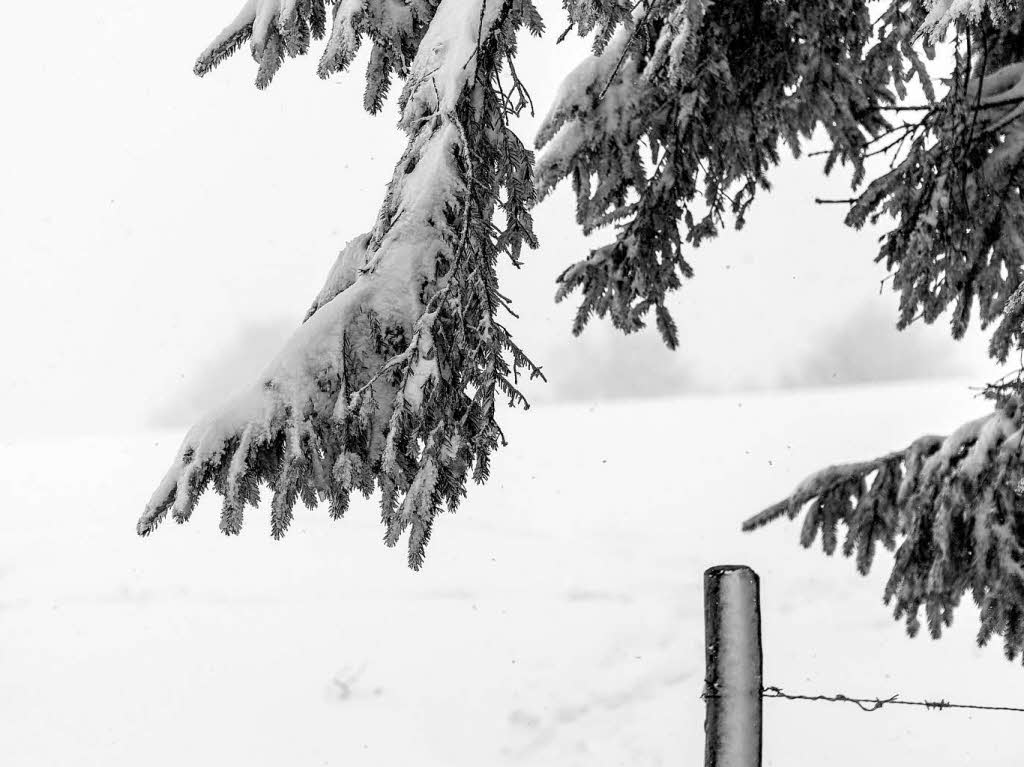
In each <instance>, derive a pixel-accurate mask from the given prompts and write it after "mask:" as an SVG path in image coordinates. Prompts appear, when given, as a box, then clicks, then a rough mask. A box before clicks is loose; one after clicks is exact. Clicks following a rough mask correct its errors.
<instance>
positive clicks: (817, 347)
mask: <svg viewBox="0 0 1024 767" xmlns="http://www.w3.org/2000/svg"><path fill="white" fill-rule="evenodd" d="M237 4H238V3H237V2H235V0H217V1H216V2H209V1H207V2H200V0H182V1H181V2H178V3H175V4H173V5H166V4H140V3H137V2H128V0H109V1H108V2H105V3H103V4H102V5H95V4H93V5H90V4H81V3H76V4H66V5H63V6H62V7H60V8H59V9H58V8H57V7H55V6H54V5H52V4H42V5H40V4H33V5H29V4H15V5H14V6H12V7H10V8H8V9H6V13H5V16H6V19H7V26H8V28H9V29H18V30H29V31H31V32H33V33H31V34H29V33H26V34H19V35H17V36H13V38H12V39H11V40H9V41H8V45H9V46H13V49H14V50H13V51H12V54H13V55H11V56H9V61H16V62H18V65H17V66H7V67H4V68H2V71H0V87H2V92H3V94H4V101H5V107H4V120H3V122H2V123H0V135H2V140H0V153H2V155H0V179H2V181H0V258H2V260H3V280H2V282H0V323H2V325H0V326H2V327H3V328H4V331H3V344H4V354H3V359H4V360H5V364H4V375H3V376H2V377H0V424H2V427H0V439H4V438H13V437H17V438H24V437H29V436H31V435H32V434H45V433H53V432H121V431H126V430H132V429H137V428H142V427H148V426H157V425H158V426H174V427H177V426H186V425H187V424H188V423H189V422H190V421H191V420H192V419H193V418H194V417H196V415H197V414H198V413H200V412H201V411H203V410H205V409H207V408H210V407H213V406H215V405H217V404H218V402H219V401H220V400H221V399H223V398H224V397H225V396H227V395H228V394H229V393H230V391H231V390H233V389H234V388H235V387H238V386H241V385H245V384H246V383H248V381H249V380H250V379H251V378H252V377H253V376H255V375H257V374H258V373H259V371H260V370H261V368H262V367H263V366H264V365H265V364H266V363H267V362H268V361H269V360H270V358H271V357H272V356H273V355H274V353H275V351H276V350H277V348H278V347H279V346H280V344H281V343H282V342H283V341H284V339H285V338H287V336H288V334H289V333H290V331H291V330H292V329H293V328H294V327H295V326H296V325H297V324H298V323H299V322H300V320H301V318H302V316H303V314H304V312H305V310H306V308H307V307H308V305H309V303H310V301H311V300H312V298H313V296H314V295H315V294H316V293H317V291H318V290H319V288H320V285H321V281H322V280H323V279H324V277H325V276H326V274H327V271H328V269H329V268H330V266H331V264H332V263H333V261H334V257H335V255H336V253H337V251H338V250H339V249H340V248H341V247H342V246H343V245H344V243H345V242H346V241H348V240H349V239H350V238H352V237H354V236H356V235H358V234H360V233H361V232H363V231H366V230H367V229H369V228H370V226H371V225H372V223H373V221H374V218H375V215H376V212H377V208H378V206H379V204H380V202H381V200H382V198H383V194H384V188H385V184H386V182H387V181H388V179H389V178H390V176H391V171H392V166H393V163H394V162H395V161H396V160H397V158H398V157H399V155H400V153H401V150H402V148H403V146H404V140H403V137H402V136H401V135H400V134H399V132H398V131H397V129H396V128H395V122H396V118H397V114H396V111H395V107H394V99H392V101H391V103H390V104H389V106H388V107H387V108H385V110H384V111H383V113H382V114H380V115H378V116H376V117H371V116H369V115H367V114H366V113H364V112H363V111H362V109H361V108H360V104H361V95H362V90H363V70H364V67H365V58H366V57H365V54H366V53H367V51H368V48H364V50H363V56H361V57H360V60H359V61H357V62H356V64H355V65H354V66H353V68H352V70H351V71H350V72H348V73H345V74H344V75H341V76H336V77H334V78H332V79H331V80H329V81H321V80H319V79H318V78H317V77H316V76H315V66H316V61H317V57H318V55H319V51H320V48H319V47H314V50H313V52H312V53H311V55H308V56H305V57H300V58H299V59H290V60H288V61H287V62H286V64H285V66H284V67H283V68H282V70H281V72H280V73H279V75H278V76H277V78H276V80H275V81H274V83H273V84H272V85H271V87H270V88H269V89H268V90H267V91H265V92H262V93H261V92H258V91H257V90H256V89H255V87H254V86H253V85H252V80H253V77H254V75H255V67H254V64H253V62H252V60H251V58H250V57H249V55H248V52H247V49H245V50H243V51H242V52H240V53H239V54H237V55H236V56H235V57H234V58H233V59H232V60H230V61H229V62H228V63H226V64H225V65H223V66H222V67H221V68H219V69H218V70H216V71H215V72H213V73H212V74H210V75H208V76H207V77H206V78H204V79H202V80H199V79H198V78H196V77H194V76H193V75H192V72H191V66H192V62H193V61H194V58H195V56H196V54H197V53H198V52H199V51H201V50H202V49H203V48H204V47H205V45H206V44H207V42H208V41H209V40H210V39H211V38H212V36H213V35H214V34H215V33H216V32H217V30H219V29H220V28H221V27H222V26H223V25H224V23H226V21H227V20H228V19H230V18H231V17H232V16H233V14H234V13H235V12H236V10H237V8H236V7H235V6H236V5H237ZM558 6H559V4H556V3H541V4H540V7H541V10H542V12H545V13H546V22H547V24H548V26H549V29H552V30H554V33H552V34H549V35H548V36H547V37H545V38H543V39H541V40H534V39H524V41H523V46H522V53H521V55H520V58H519V62H520V63H518V64H517V68H518V69H519V71H520V74H521V76H522V78H523V80H524V82H525V83H526V84H527V86H528V87H529V88H530V91H531V94H532V96H533V99H534V102H535V103H536V104H537V109H538V114H537V115H536V117H534V118H531V117H529V116H524V118H523V119H522V120H520V121H519V122H520V124H519V125H518V126H517V128H518V130H519V132H520V135H521V136H523V138H524V139H525V140H526V141H527V142H528V143H529V142H531V141H532V137H533V135H534V131H535V128H536V126H537V124H538V123H539V120H540V118H541V117H542V116H543V112H544V110H546V108H547V106H548V104H549V103H550V100H551V98H552V96H553V93H554V90H555V88H556V87H557V85H558V83H559V81H560V79H561V77H562V76H563V75H564V74H565V73H566V72H568V70H569V69H570V68H571V67H573V66H574V65H575V64H576V63H577V62H578V61H579V60H580V58H581V57H583V56H584V55H586V53H587V50H588V46H587V45H586V44H585V43H584V42H581V41H579V40H578V39H576V38H575V37H572V38H569V39H567V40H566V41H565V42H563V43H562V44H561V45H558V46H556V45H555V44H554V37H555V36H556V34H557V31H559V30H560V29H562V28H563V26H564V17H563V16H562V13H561V9H560V7H558ZM398 91H399V87H397V86H396V87H394V88H393V94H397V92H398ZM774 182H775V187H776V188H775V191H774V192H773V193H772V194H771V195H764V196H763V197H762V198H761V199H760V200H759V201H758V203H757V204H756V205H755V206H754V208H753V209H752V212H751V214H750V215H749V217H748V223H747V226H746V228H745V229H744V230H743V231H742V232H735V231H727V232H725V233H723V234H722V236H720V237H719V238H718V239H717V240H714V241H712V242H711V243H709V244H707V245H705V246H704V247H702V248H700V249H699V250H697V251H695V252H693V253H692V254H691V256H690V260H691V263H692V264H693V266H694V268H695V271H696V276H695V278H694V279H693V280H689V281H687V282H686V284H685V286H684V287H683V289H682V290H680V291H678V292H677V293H676V294H675V296H674V297H673V298H672V300H671V309H672V311H673V313H674V315H675V317H676V320H677V322H678V324H679V327H680V337H681V348H680V349H679V350H678V351H676V352H671V351H669V350H667V349H666V348H664V346H663V345H662V343H661V341H660V340H659V338H658V336H657V333H656V332H655V331H653V330H651V331H649V332H644V333H641V334H637V335H633V336H629V337H623V336H621V335H620V334H618V333H617V332H616V331H613V330H612V329H611V328H610V327H609V326H608V325H607V324H606V323H604V322H602V321H598V320H595V321H593V322H592V324H591V326H590V327H589V329H588V330H587V331H586V332H585V333H584V335H583V336H582V337H580V338H573V337H572V335H571V333H570V325H571V319H572V315H573V313H574V310H575V299H574V298H572V297H571V298H570V299H568V300H566V301H565V302H563V303H562V304H560V305H555V304H554V302H553V295H554V291H555V283H554V280H555V277H556V276H557V275H558V274H559V273H560V272H561V271H562V270H563V269H564V268H565V267H566V266H567V265H568V264H569V263H571V262H573V261H575V260H577V259H580V258H582V257H584V256H585V255H586V253H587V251H588V248H589V247H592V246H594V245H596V244H599V243H601V242H604V241H606V240H607V239H608V238H610V237H611V236H612V233H611V232H599V233H598V234H597V235H595V236H594V237H593V238H590V239H589V240H588V238H584V237H583V236H582V235H581V233H580V232H579V230H578V227H577V226H576V224H575V223H574V220H573V215H574V213H573V201H572V195H571V191H570V189H569V188H568V186H567V185H565V186H563V187H561V188H560V189H559V190H558V191H557V192H556V193H555V194H554V195H553V196H552V197H551V198H549V199H548V200H546V201H545V202H544V203H543V204H542V205H541V206H540V207H539V208H537V209H536V211H535V218H536V229H537V234H538V236H539V238H540V242H541V246H540V248H539V249H538V250H536V251H532V252H528V253H526V254H525V266H524V268H523V269H522V270H520V271H518V272H517V271H515V270H513V269H511V268H504V269H503V280H504V291H503V292H505V293H506V294H508V295H510V296H511V297H512V298H513V301H514V305H515V307H516V309H517V311H518V312H519V313H520V314H521V316H522V319H521V320H519V321H514V320H513V321H511V322H510V324H511V325H512V327H513V328H514V333H515V337H516V338H517V340H518V341H519V342H520V344H521V345H522V347H523V348H524V349H525V350H526V351H527V352H528V353H529V354H530V355H531V356H532V357H533V359H534V360H535V361H536V362H538V363H539V364H541V365H542V366H543V368H544V371H545V373H546V374H547V376H548V379H549V382H548V383H547V384H544V383H542V382H539V381H535V382H533V383H532V384H529V385H527V387H526V389H525V392H526V394H527V396H528V397H529V398H530V399H531V400H532V401H533V402H535V403H545V402H552V401H559V400H573V399H577V400H578V399H598V398H627V397H660V396H671V395H679V394H683V393H686V392H717V391H736V390H749V389H766V388H782V387H819V386H829V385H835V384H840V385H849V384H857V383H862V382H868V381H879V380H900V379H922V378H936V379H937V378H946V377H959V378H964V379H971V380H973V381H975V382H976V383H978V384H981V383H983V382H985V381H986V380H991V379H992V378H993V377H994V375H995V374H996V372H997V371H996V369H995V366H994V364H993V363H991V362H990V361H989V360H988V359H987V356H986V352H985V346H986V337H985V335H984V334H982V333H981V332H980V331H979V330H978V328H977V327H974V328H972V331H971V332H970V333H969V335H968V337H967V339H965V340H964V341H963V342H960V343H955V342H953V341H952V340H951V339H950V338H949V335H948V329H947V326H946V319H945V318H943V319H941V320H940V322H939V323H938V324H937V325H936V326H934V327H923V326H919V327H914V328H912V329H910V330H908V331H905V332H903V333H897V332H896V331H895V329H894V323H895V318H896V306H897V297H896V296H895V295H894V294H892V293H890V292H889V291H888V289H881V290H880V281H881V280H882V279H883V278H884V277H885V271H884V269H883V268H882V267H881V266H880V265H876V264H874V263H873V261H872V259H873V257H874V255H875V253H876V252H877V246H876V241H877V238H878V236H879V235H880V234H881V233H882V231H883V230H882V229H874V230H873V229H870V228H868V229H865V230H864V231H861V232H855V231H852V230H849V229H847V228H846V227H844V226H843V224H842V217H843V214H844V211H845V206H835V205H833V206H817V205H815V204H814V203H813V198H814V197H815V196H822V197H829V196H838V197H845V196H848V194H849V190H848V185H847V176H846V174H845V173H844V172H842V171H839V172H837V173H835V174H834V175H833V177H832V178H825V177H824V176H823V175H822V172H821V163H820V161H819V160H816V159H814V158H812V159H809V160H803V161H800V162H796V161H793V160H787V161H786V162H785V163H784V164H783V166H782V167H780V168H779V169H777V171H776V172H775V173H774Z"/></svg>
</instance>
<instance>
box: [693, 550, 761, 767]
mask: <svg viewBox="0 0 1024 767" xmlns="http://www.w3.org/2000/svg"><path fill="white" fill-rule="evenodd" d="M704 642H705V650H706V655H705V677H704V700H705V706H706V718H705V720H704V736H705V740H704V742H705V747H704V765H705V767H761V693H762V686H761V684H762V677H761V661H762V656H761V602H760V579H759V578H758V577H757V573H755V572H754V571H753V570H751V569H750V568H749V567H745V566H743V565H720V566H718V567H712V568H709V569H708V570H707V571H706V572H705V573H704Z"/></svg>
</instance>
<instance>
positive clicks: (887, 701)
mask: <svg viewBox="0 0 1024 767" xmlns="http://www.w3.org/2000/svg"><path fill="white" fill-rule="evenodd" d="M761 697H762V698H782V699H784V700H805V701H814V702H822V703H852V704H854V705H855V706H857V707H858V708H859V709H860V710H861V711H868V712H870V711H878V710H879V709H880V708H882V707H883V706H921V707H922V708H929V709H939V710H941V709H944V708H963V709H970V710H973V711H1013V712H1017V713H1024V708H1017V707H1016V706H985V705H974V704H970V703H950V702H949V701H948V700H900V698H899V696H898V695H892V696H890V697H888V698H854V697H851V696H849V695H843V694H842V693H836V694H835V695H821V694H818V695H799V694H791V693H788V692H784V691H783V690H782V689H781V688H779V687H764V688H762V689H761Z"/></svg>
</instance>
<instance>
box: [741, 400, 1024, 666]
mask: <svg viewBox="0 0 1024 767" xmlns="http://www.w3.org/2000/svg"><path fill="white" fill-rule="evenodd" d="M1022 443H1024V407H1022V404H1021V400H1020V399H1019V398H1017V397H1015V396H1013V397H1008V398H1005V399H1003V400H1002V401H1001V402H999V404H998V405H997V407H996V408H995V410H994V411H993V412H992V413H991V414H989V415H987V416H984V417H982V418H978V419H977V420H974V421H970V422H968V423H966V424H964V425H963V426H961V427H960V428H958V429H957V430H956V431H954V432H953V433H952V434H950V435H949V436H947V437H934V436H926V437H922V438H920V439H918V440H915V441H914V442H913V443H912V444H911V445H910V446H908V447H907V448H906V449H904V450H901V451H898V452H894V453H890V454H888V455H885V456H882V457H880V458H877V459H874V460H871V461H864V462H860V463H852V464H843V465H838V466H830V467H828V468H825V469H823V470H821V471H819V472H816V473H815V474H812V475H811V476H809V477H808V478H807V479H805V480H804V481H803V482H801V483H800V484H799V485H798V486H797V487H796V489H794V491H793V492H792V493H791V494H790V496H789V497H788V498H786V499H784V500H782V501H780V502H778V503H776V504H774V505H773V506H770V507H769V508H767V509H765V510H764V511H762V512H761V513H760V514H757V515H755V516H754V517H751V518H750V519H748V520H747V521H746V522H745V523H744V524H743V529H744V530H746V531H749V530H754V529H756V528H759V527H762V526H764V525H766V524H768V523H769V522H771V521H772V520H774V519H777V518H779V517H782V516H787V517H788V518H790V519H794V518H796V517H797V516H799V515H800V514H801V513H804V515H805V516H804V524H803V529H802V531H801V536H800V541H801V543H802V544H803V546H805V547H810V546H811V545H812V544H813V543H814V541H815V539H817V538H818V537H819V535H820V538H821V542H822V548H823V550H824V551H825V553H826V554H833V553H834V552H835V551H836V549H837V548H838V545H839V544H838V528H839V526H840V525H843V526H845V528H846V537H845V540H844V542H843V544H842V552H843V554H844V555H845V556H848V557H849V556H853V557H855V559H856V562H857V569H858V570H859V571H860V572H861V573H862V574H866V573H867V572H868V571H869V570H870V568H871V565H872V563H873V561H874V556H875V551H876V548H877V546H878V544H881V545H883V546H885V548H887V549H889V550H890V551H895V556H894V561H893V567H892V573H891V575H890V577H889V581H888V584H887V585H886V588H885V594H884V598H885V602H886V604H892V605H893V607H894V614H895V617H896V619H897V620H899V619H903V620H904V621H905V622H906V627H907V632H908V633H909V634H910V635H911V636H914V635H915V634H916V633H917V632H918V630H919V629H920V626H921V620H920V618H919V613H920V610H921V609H922V608H923V609H924V612H925V619H926V620H927V623H928V628H929V631H930V633H931V635H932V636H933V637H936V638H937V637H939V636H941V634H942V629H943V627H945V626H949V625H951V623H952V620H953V612H954V609H955V608H956V607H957V606H958V605H959V603H960V599H961V597H962V596H963V595H964V594H965V593H966V592H968V591H970V593H971V595H972V597H973V598H974V601H975V603H976V604H977V605H978V606H979V607H980V608H981V628H980V630H979V632H978V642H979V644H985V643H986V642H987V641H988V640H989V639H990V638H991V637H992V635H993V634H999V635H1001V636H1002V637H1003V639H1004V644H1005V651H1006V655H1007V657H1008V658H1010V659H1012V658H1014V657H1015V656H1016V655H1018V654H1022V653H1024V524H1022V516H1021V515H1022V513H1024V502H1022V490H1024V485H1022V482H1024V450H1022ZM1022 657H1024V656H1022Z"/></svg>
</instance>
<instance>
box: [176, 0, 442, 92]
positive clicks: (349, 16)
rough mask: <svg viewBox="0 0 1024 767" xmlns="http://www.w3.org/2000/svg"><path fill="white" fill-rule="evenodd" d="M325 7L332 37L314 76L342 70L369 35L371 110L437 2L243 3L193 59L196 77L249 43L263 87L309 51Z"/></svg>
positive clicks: (322, 31) (401, 71) (414, 47)
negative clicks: (330, 13) (287, 61)
mask: <svg viewBox="0 0 1024 767" xmlns="http://www.w3.org/2000/svg"><path fill="white" fill-rule="evenodd" d="M329 7H330V8H331V9H332V10H333V21H332V27H331V33H330V35H329V36H328V38H327V45H326V47H325V49H324V51H323V54H322V55H321V57H320V63H319V65H318V67H317V74H318V75H319V76H320V77H322V78H327V77H330V76H331V75H332V74H334V73H335V72H340V71H342V70H345V69H347V68H348V66H349V64H351V63H352V60H353V59H354V58H355V55H356V53H357V52H358V51H359V47H360V45H361V43H362V40H363V38H364V37H365V38H369V39H370V40H371V41H372V42H373V50H372V51H371V53H370V64H369V68H368V70H367V73H366V79H367V85H366V97H365V99H364V106H365V107H366V109H367V110H369V111H371V112H376V111H378V110H379V109H380V108H381V106H382V105H383V102H384V99H385V97H386V96H387V92H388V89H389V88H390V85H391V79H392V77H393V76H394V75H398V76H399V77H405V76H406V74H407V69H408V63H409V62H411V61H413V60H414V59H415V57H416V54H417V51H418V49H419V43H420V40H421V38H422V36H423V34H424V33H425V31H426V30H427V29H429V27H430V22H431V20H432V19H433V16H434V13H435V11H436V9H437V7H438V3H437V1H436V0H407V1H406V2H393V0H337V1H336V2H328V0H246V2H245V4H244V5H243V6H242V8H241V10H240V11H239V12H238V14H237V15H236V16H235V18H234V20H233V21H232V22H231V23H230V24H228V25H227V26H226V27H225V28H224V30H223V31H222V32H221V33H220V34H219V35H217V37H215V38H214V39H213V41H212V42H211V43H210V44H209V46H207V48H206V50H205V51H203V52H202V53H201V54H200V55H199V58H198V59H197V60H196V64H195V73H196V74H197V75H200V76H202V75H205V74H206V73H207V72H209V71H210V70H211V69H213V68H214V67H216V66H217V65H219V64H220V63H221V62H222V61H224V60H225V59H227V58H228V57H229V56H231V54H233V53H234V52H235V51H237V50H238V49H239V48H241V46H242V45H243V44H245V42H246V41H249V42H250V45H249V48H250V51H251V53H252V57H253V59H254V60H255V61H256V63H257V65H258V69H257V74H256V87H258V88H261V89H262V88H265V87H267V86H268V85H269V84H270V82H271V80H273V78H274V75H275V74H277V71H278V70H279V69H280V68H281V64H282V63H283V62H284V59H285V57H286V56H287V57H289V58H294V57H296V56H301V55H303V54H305V53H307V52H308V51H309V47H310V43H311V41H312V40H319V39H321V38H323V37H324V36H325V35H326V34H327V12H328V8H329Z"/></svg>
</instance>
